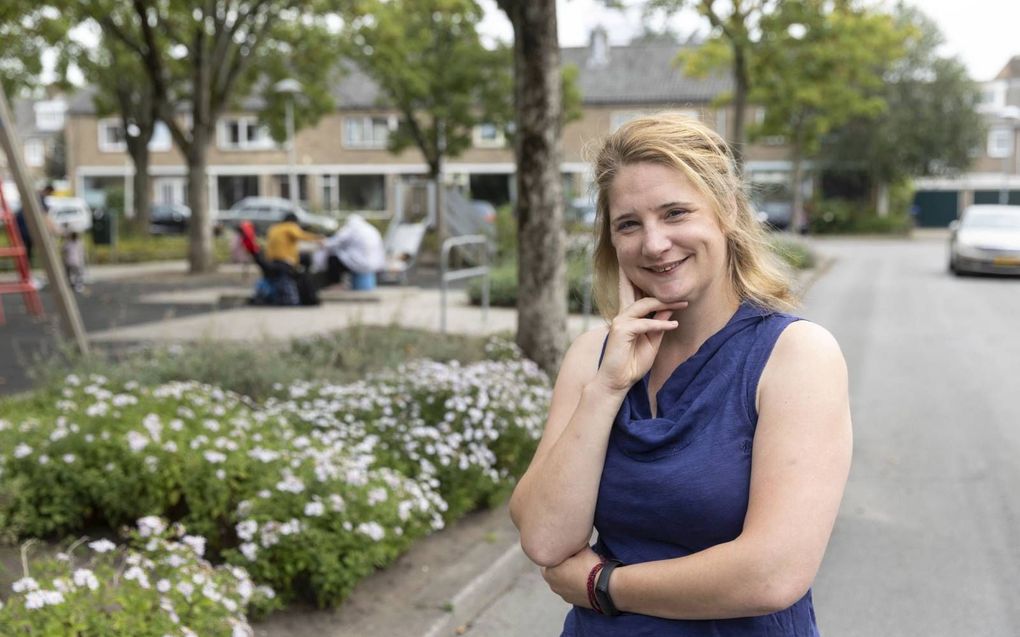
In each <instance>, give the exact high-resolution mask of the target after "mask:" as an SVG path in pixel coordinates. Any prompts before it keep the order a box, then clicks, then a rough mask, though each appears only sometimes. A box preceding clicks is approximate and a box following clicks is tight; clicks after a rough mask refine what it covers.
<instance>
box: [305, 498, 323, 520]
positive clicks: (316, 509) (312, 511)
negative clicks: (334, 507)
mask: <svg viewBox="0 0 1020 637" xmlns="http://www.w3.org/2000/svg"><path fill="white" fill-rule="evenodd" d="M325 511H326V507H325V506H323V504H322V503H321V502H309V503H308V504H306V505H305V515H307V516H308V517H312V518H317V517H319V516H320V515H322V514H323V513H325Z"/></svg>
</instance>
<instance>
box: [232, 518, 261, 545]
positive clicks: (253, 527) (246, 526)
mask: <svg viewBox="0 0 1020 637" xmlns="http://www.w3.org/2000/svg"><path fill="white" fill-rule="evenodd" d="M235 528H236V529H237V537H239V538H241V539H242V540H246V541H248V540H251V539H252V538H253V537H255V531H258V529H259V523H258V522H256V521H255V520H245V521H244V522H239V523H238V524H237V526H236V527H235Z"/></svg>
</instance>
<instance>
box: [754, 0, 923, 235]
mask: <svg viewBox="0 0 1020 637" xmlns="http://www.w3.org/2000/svg"><path fill="white" fill-rule="evenodd" d="M761 32H762V40H761V42H760V43H759V46H758V47H757V49H756V52H755V55H756V60H755V64H754V65H753V67H752V86H753V88H752V91H751V95H750V97H751V100H752V101H753V102H754V103H756V104H759V105H761V106H763V107H764V108H765V114H764V118H763V120H762V121H761V123H760V124H758V125H756V126H755V127H754V128H753V131H752V134H753V135H754V136H756V137H757V136H782V137H783V138H785V140H786V142H787V145H788V147H789V149H790V159H791V163H792V171H791V177H792V179H791V190H792V192H793V216H792V219H791V224H792V227H794V228H800V227H803V226H804V224H805V223H806V221H807V220H806V219H805V215H804V202H803V193H802V189H801V183H802V182H803V172H804V171H803V165H804V159H805V158H807V157H810V156H813V155H814V154H816V153H817V152H818V149H819V146H820V145H821V141H822V139H823V137H824V135H825V134H826V133H828V132H829V131H830V130H832V129H833V128H835V127H837V126H840V125H842V124H843V123H845V122H847V121H850V120H851V119H853V118H855V117H863V118H870V117H875V116H877V115H878V114H879V113H881V112H882V110H883V109H884V108H885V102H884V100H883V99H882V98H881V97H880V96H879V95H878V94H877V90H878V89H879V88H880V87H881V86H882V81H883V78H882V71H883V69H884V68H885V66H886V64H887V63H888V61H889V60H895V59H897V58H899V57H900V56H901V55H902V43H903V41H904V39H905V37H906V35H907V34H906V32H905V31H903V30H901V29H898V28H896V26H895V25H894V24H893V21H892V19H891V17H890V16H888V15H886V14H881V13H874V12H868V11H865V10H862V9H859V8H857V7H856V6H855V3H854V2H853V1H852V0H837V1H835V2H830V1H828V0H786V1H785V2H783V4H782V5H781V6H780V7H779V8H778V9H777V10H776V11H775V12H773V13H771V14H769V15H766V16H763V17H762V19H761Z"/></svg>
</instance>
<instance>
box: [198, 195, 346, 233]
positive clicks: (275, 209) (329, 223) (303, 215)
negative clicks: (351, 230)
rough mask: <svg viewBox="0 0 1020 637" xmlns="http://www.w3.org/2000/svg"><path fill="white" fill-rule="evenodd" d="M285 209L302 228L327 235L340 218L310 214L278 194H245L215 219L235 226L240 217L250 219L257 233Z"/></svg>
mask: <svg viewBox="0 0 1020 637" xmlns="http://www.w3.org/2000/svg"><path fill="white" fill-rule="evenodd" d="M288 212H293V213H294V214H295V215H296V216H297V218H298V224H299V225H300V226H301V227H302V228H304V229H305V230H310V231H312V232H318V233H319V234H327V235H329V234H333V233H334V232H336V231H337V229H338V228H339V227H340V222H339V221H337V220H336V219H334V218H332V217H325V216H323V215H316V214H312V213H310V212H308V211H307V210H305V209H304V208H302V207H301V206H295V205H294V204H292V203H291V202H290V201H288V200H286V199H281V198H279V197H245V198H244V199H242V200H241V201H238V202H237V203H235V204H234V205H233V206H231V207H230V210H227V211H224V212H221V213H220V214H218V215H217V222H218V223H220V224H222V225H225V226H228V227H230V228H236V227H237V226H239V225H240V224H241V222H242V221H250V222H252V225H254V226H255V232H257V233H258V234H260V235H261V234H265V233H266V230H268V229H269V226H271V225H273V224H275V223H279V222H281V221H283V217H284V216H285V215H286V214H287V213H288Z"/></svg>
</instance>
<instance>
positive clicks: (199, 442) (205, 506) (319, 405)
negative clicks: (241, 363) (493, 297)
mask: <svg viewBox="0 0 1020 637" xmlns="http://www.w3.org/2000/svg"><path fill="white" fill-rule="evenodd" d="M497 347H503V348H505V347H506V346H505V345H502V346H497ZM277 392H278V395H277V396H276V397H274V398H271V399H270V400H268V401H267V402H266V403H265V404H264V405H258V404H255V403H254V402H253V401H251V400H250V399H247V398H245V397H243V396H240V395H237V394H233V393H231V392H227V391H224V390H221V389H218V388H216V387H212V386H209V385H202V384H199V383H194V382H175V383H167V384H162V385H158V386H155V387H145V386H140V385H138V384H137V383H130V382H129V383H127V384H125V385H124V386H121V387H114V386H112V384H111V383H109V382H108V381H107V380H106V379H104V378H102V377H100V376H90V377H88V378H78V377H74V376H72V377H69V378H68V379H67V382H66V386H65V387H64V388H63V390H62V392H61V396H60V397H59V400H56V401H51V402H50V403H45V402H44V401H41V400H35V401H31V402H29V403H24V404H20V405H13V413H11V415H10V416H8V417H7V419H5V420H2V421H0V472H2V473H0V516H2V517H0V526H2V528H3V529H4V530H5V531H6V532H8V533H10V534H14V535H17V536H19V537H25V536H52V535H54V534H66V533H70V532H80V531H81V530H82V529H85V528H88V527H90V526H93V525H97V524H99V525H103V526H107V527H109V528H118V527H119V526H121V525H124V524H130V523H132V522H133V521H134V520H135V519H137V518H139V517H142V516H151V515H157V516H165V517H167V518H169V519H171V520H174V521H180V522H182V523H183V524H185V525H186V526H187V528H188V529H189V530H190V531H191V532H192V533H194V534H195V536H196V537H201V538H202V539H203V542H204V543H205V545H206V546H207V548H208V551H209V555H210V557H211V558H212V559H213V560H214V561H225V562H226V563H229V564H234V565H238V566H243V567H244V568H245V569H247V571H248V572H250V573H251V574H252V577H253V578H254V579H255V580H256V581H257V582H259V583H261V584H268V585H270V586H272V587H273V588H274V589H276V591H277V593H278V594H279V596H280V598H282V599H283V600H290V599H293V598H295V597H302V598H305V599H310V600H314V601H315V602H317V603H318V604H319V605H332V604H336V603H338V602H339V601H341V600H342V599H343V597H344V596H345V595H346V594H347V593H348V592H349V591H350V590H351V588H352V587H353V586H354V584H355V583H356V582H357V581H358V580H359V579H361V578H362V577H364V576H365V575H366V574H368V573H369V572H371V571H372V570H373V569H374V568H376V567H379V566H382V565H385V564H387V563H388V562H390V561H392V560H393V559H394V558H395V557H396V556H397V555H399V554H400V553H401V552H402V551H404V550H405V549H406V548H407V547H408V546H409V545H410V544H411V543H412V542H413V541H414V540H415V539H417V538H419V537H421V536H422V535H424V534H427V533H429V532H431V531H433V530H435V529H438V528H440V527H442V526H443V525H444V524H445V523H446V522H449V521H450V520H453V519H456V518H457V517H459V516H461V515H462V514H464V513H465V512H467V511H470V510H472V509H474V508H477V507H479V506H483V505H486V504H489V503H491V502H492V501H494V500H497V499H499V498H500V497H502V496H503V495H504V494H505V493H506V492H507V491H508V489H509V488H510V487H511V486H512V484H513V481H514V478H515V476H517V475H519V474H520V473H521V472H522V471H523V469H524V468H525V466H526V463H527V461H528V459H529V458H530V457H531V454H532V453H533V451H534V446H535V443H536V441H537V438H538V436H539V434H540V431H541V426H542V420H543V418H544V414H545V411H546V408H547V403H548V398H549V386H548V380H547V378H546V377H545V375H544V374H543V373H542V372H540V371H539V370H538V368H537V367H536V366H535V365H534V364H533V363H531V362H528V361H522V360H520V359H514V358H511V360H504V361H500V362H485V363H476V364H471V365H463V366H462V365H460V364H459V363H456V362H454V363H450V364H440V363H434V362H429V361H418V362H413V363H410V364H407V365H404V366H401V367H400V368H397V369H396V370H393V371H389V372H383V373H381V374H378V375H375V376H372V377H370V378H368V379H366V380H364V381H359V382H357V383H353V384H350V385H334V384H329V383H299V384H295V385H291V386H287V387H284V386H279V387H277ZM19 413H20V416H19Z"/></svg>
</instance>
